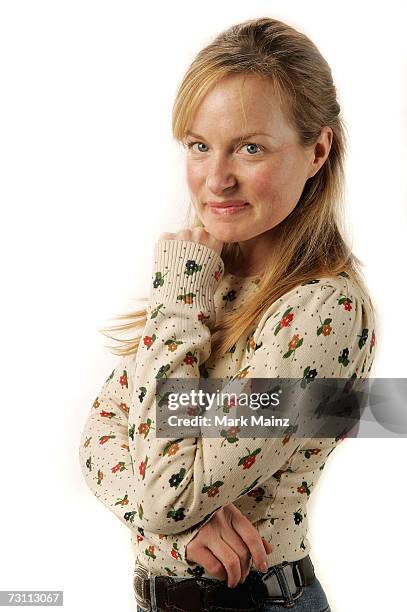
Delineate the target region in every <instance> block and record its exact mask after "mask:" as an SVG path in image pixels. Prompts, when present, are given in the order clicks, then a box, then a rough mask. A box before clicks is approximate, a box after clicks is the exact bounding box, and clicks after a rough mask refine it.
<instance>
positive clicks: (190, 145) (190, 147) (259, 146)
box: [184, 140, 263, 157]
mask: <svg viewBox="0 0 407 612" xmlns="http://www.w3.org/2000/svg"><path fill="white" fill-rule="evenodd" d="M184 145H185V146H186V147H187V148H188V149H189V150H192V151H194V153H206V151H201V150H199V149H198V150H196V149H193V147H194V145H203V146H204V147H206V145H205V144H204V143H203V142H200V141H199V140H195V141H193V142H186V143H184ZM242 147H257V149H258V150H259V151H263V147H262V146H261V145H258V144H256V143H255V142H243V143H242V144H241V145H240V147H239V148H242ZM252 153H256V151H253V149H252V152H251V153H250V156H251V157H254V156H253V155H252Z"/></svg>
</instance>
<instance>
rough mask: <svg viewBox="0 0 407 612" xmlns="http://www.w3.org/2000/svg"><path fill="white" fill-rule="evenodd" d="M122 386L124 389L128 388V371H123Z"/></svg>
mask: <svg viewBox="0 0 407 612" xmlns="http://www.w3.org/2000/svg"><path fill="white" fill-rule="evenodd" d="M120 384H121V386H122V388H123V387H127V386H128V385H127V372H126V370H124V371H123V374H122V375H121V376H120Z"/></svg>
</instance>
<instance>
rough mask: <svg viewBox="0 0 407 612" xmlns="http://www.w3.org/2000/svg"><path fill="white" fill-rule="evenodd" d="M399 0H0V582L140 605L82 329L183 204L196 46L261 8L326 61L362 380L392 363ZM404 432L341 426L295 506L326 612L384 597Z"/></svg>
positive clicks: (126, 283)
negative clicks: (97, 482)
mask: <svg viewBox="0 0 407 612" xmlns="http://www.w3.org/2000/svg"><path fill="white" fill-rule="evenodd" d="M402 7H403V3H401V2H396V1H387V2H386V3H385V4H384V5H383V4H382V3H377V4H374V3H372V2H361V3H356V2H352V3H349V4H346V3H345V4H344V3H341V4H337V5H335V4H332V3H327V2H325V1H321V0H318V1H316V0H314V1H313V2H306V3H304V2H302V1H299V2H294V1H292V2H287V1H282V0H281V1H275V2H272V1H267V2H264V1H256V0H253V1H252V2H251V8H250V7H249V3H248V2H247V0H244V1H242V0H234V1H233V2H227V1H225V2H205V3H200V2H186V1H185V0H182V1H181V0H178V1H177V2H162V3H157V2H154V3H153V2H150V3H145V4H143V5H140V3H138V2H124V1H117V0H116V1H115V2H106V1H102V0H98V1H97V2H93V1H89V0H80V2H78V1H75V0H70V1H69V2H68V1H66V2H62V1H57V0H53V1H49V2H45V1H39V0H37V1H35V2H32V1H27V2H22V1H19V0H13V1H8V2H5V1H3V2H1V3H0V83H1V95H0V172H1V180H0V190H1V194H0V196H1V200H0V201H1V211H2V213H1V240H0V249H1V262H2V275H1V278H2V281H1V285H2V289H3V291H2V298H1V309H2V317H1V321H2V334H1V346H2V352H1V372H2V377H3V381H2V397H1V430H0V431H1V445H0V448H1V456H0V465H1V520H0V542H1V553H0V555H1V556H0V561H1V567H0V589H3V590H10V589H24V590H30V589H63V590H64V598H65V609H66V610H69V612H71V611H72V612H74V611H75V612H76V611H77V610H85V609H88V610H98V612H104V611H109V612H110V611H111V610H113V609H117V610H121V611H123V612H127V611H128V612H130V611H134V610H135V603H134V599H133V592H132V582H131V578H132V571H133V558H132V551H131V548H130V534H129V533H128V531H127V529H126V527H125V526H124V525H122V524H121V523H120V522H119V521H118V520H117V519H116V518H114V517H113V515H112V514H111V513H110V512H109V511H108V510H107V509H105V507H104V506H102V504H101V503H100V502H99V501H98V500H97V499H96V498H95V497H94V496H93V495H92V494H91V492H90V491H89V489H88V488H87V486H86V484H85V482H84V480H83V479H82V475H81V471H80V466H79V460H78V448H79V440H80V434H81V431H82V428H83V426H84V423H85V420H86V417H87V414H88V413H89V411H90V409H91V405H92V403H93V401H94V399H95V397H96V396H97V394H98V391H99V389H100V387H101V386H102V384H103V382H104V381H105V379H106V378H107V375H108V374H109V373H110V372H111V370H112V368H113V367H114V366H115V364H116V363H117V357H115V356H114V355H112V354H111V353H109V352H108V351H107V350H106V348H105V345H106V344H109V341H108V340H107V339H106V338H104V337H103V336H102V335H101V334H100V333H99V332H98V331H97V329H98V328H99V327H102V326H103V325H107V324H108V323H109V322H111V318H112V317H114V315H115V314H117V313H119V312H127V311H128V310H129V309H132V308H134V307H137V305H138V304H137V298H138V297H140V296H143V295H146V294H147V291H148V286H149V282H150V268H151V264H152V253H153V247H154V243H155V241H156V239H157V238H158V236H159V234H160V233H161V232H163V231H176V230H177V229H179V224H180V223H182V220H183V218H184V213H185V210H186V204H187V201H188V196H187V191H186V186H185V179H184V173H183V166H182V157H181V154H180V152H179V148H178V146H177V145H176V144H175V143H174V142H173V139H172V135H171V109H172V103H173V99H174V96H175V92H176V87H177V86H178V83H179V81H180V79H181V77H182V75H183V73H184V70H185V69H186V68H187V66H188V64H189V63H190V62H191V61H192V59H193V56H194V54H195V53H196V52H197V51H199V49H200V48H201V47H202V46H204V45H206V44H207V43H208V42H210V40H212V38H213V37H215V35H217V34H218V33H219V32H220V31H221V30H223V29H225V28H226V27H229V26H230V25H232V24H233V23H238V22H240V21H243V20H246V19H249V18H254V17H260V16H269V17H275V18H277V19H281V20H283V21H286V22H287V23H289V24H290V25H292V26H294V27H296V28H297V29H300V30H301V31H303V32H305V33H306V34H307V35H308V36H309V37H310V38H311V39H312V40H313V41H314V42H315V43H316V44H317V46H318V47H319V49H320V51H321V52H322V54H323V55H324V56H325V58H326V59H327V61H328V62H329V64H330V65H331V68H332V71H333V75H334V80H335V82H336V85H337V88H338V92H339V99H340V103H341V105H342V107H343V113H344V116H345V119H346V123H347V126H348V131H349V136H350V152H349V158H348V164H347V178H348V204H349V219H350V226H351V228H352V234H353V240H354V251H355V253H356V255H357V256H358V257H360V258H361V259H362V260H363V261H364V263H365V274H366V279H367V282H368V284H369V286H370V289H371V293H372V298H373V300H374V302H375V305H376V307H377V310H378V317H379V318H378V333H377V357H376V362H375V370H374V372H373V371H372V373H374V374H375V375H376V376H392V377H406V375H407V371H406V366H405V362H406V358H405V353H406V349H405V317H404V309H405V303H406V297H407V295H406V284H405V282H406V281H405V266H406V257H405V243H406V229H407V219H406V216H407V215H406V187H405V183H404V182H403V180H402V178H403V171H404V173H405V169H406V157H407V155H406V138H405V136H406V116H407V108H406V98H407V97H406V56H407V54H406V42H405V41H406V36H405V32H404V29H403V28H404V25H405V23H406V14H404V15H403V14H402V13H403V8H402ZM405 456H406V440H405V439H400V440H394V439H388V440H386V439H382V440H378V439H377V440H375V439H372V440H346V441H345V442H344V444H343V446H341V447H340V448H338V449H337V451H336V453H335V454H334V455H333V458H332V459H330V462H329V464H327V469H325V470H324V472H323V474H322V476H321V480H320V484H319V486H318V488H317V490H316V492H315V493H314V494H313V496H312V498H311V501H310V513H309V516H310V518H311V529H310V533H309V538H310V540H311V543H312V559H313V561H314V564H315V566H316V570H317V574H318V577H319V579H320V581H321V583H322V584H323V586H324V588H325V590H326V592H327V595H328V598H329V599H330V601H331V604H332V610H333V612H359V611H360V610H369V611H370V612H376V611H377V612H379V611H380V612H381V611H382V610H383V609H384V608H385V607H386V609H389V610H400V609H401V607H403V604H402V603H401V602H400V597H401V593H402V591H403V586H404V583H405V579H404V573H405V553H406V544H407V536H406V501H407V500H406V493H405V465H406V463H405Z"/></svg>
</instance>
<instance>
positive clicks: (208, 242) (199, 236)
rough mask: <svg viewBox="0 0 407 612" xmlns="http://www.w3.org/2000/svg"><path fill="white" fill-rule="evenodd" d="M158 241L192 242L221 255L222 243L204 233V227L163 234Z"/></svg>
mask: <svg viewBox="0 0 407 612" xmlns="http://www.w3.org/2000/svg"><path fill="white" fill-rule="evenodd" d="M158 240H159V241H160V240H190V241H192V242H199V243H200V244H203V245H205V246H207V247H209V248H211V249H213V250H214V251H216V253H217V254H218V255H220V254H221V253H222V249H223V244H224V243H223V242H221V241H220V240H217V238H214V237H213V236H212V235H211V234H209V232H207V231H206V229H205V228H204V227H194V228H192V229H183V230H180V231H179V232H176V233H175V234H171V233H168V232H167V233H165V234H161V236H160V237H159V239H158Z"/></svg>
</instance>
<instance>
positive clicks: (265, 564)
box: [260, 563, 268, 572]
mask: <svg viewBox="0 0 407 612" xmlns="http://www.w3.org/2000/svg"><path fill="white" fill-rule="evenodd" d="M260 569H261V571H262V572H267V570H268V566H267V563H262V564H261V566H260Z"/></svg>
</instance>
